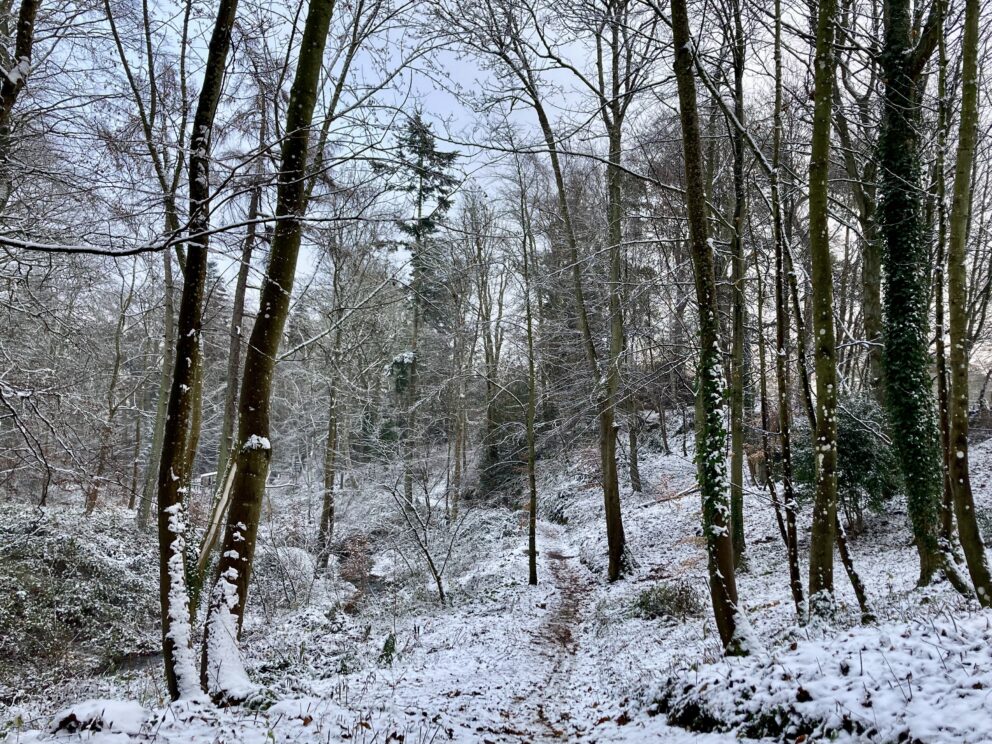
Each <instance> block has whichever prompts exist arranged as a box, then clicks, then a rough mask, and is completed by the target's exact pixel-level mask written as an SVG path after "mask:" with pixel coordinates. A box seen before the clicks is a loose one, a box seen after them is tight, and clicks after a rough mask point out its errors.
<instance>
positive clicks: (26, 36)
mask: <svg viewBox="0 0 992 744" xmlns="http://www.w3.org/2000/svg"><path fill="white" fill-rule="evenodd" d="M40 5H41V0H21V7H20V10H19V11H18V14H17V32H16V34H15V36H14V55H13V58H12V59H10V60H8V62H9V64H10V67H11V69H9V70H6V71H5V74H4V75H3V76H2V81H0V189H2V190H0V210H2V209H3V207H4V206H6V203H7V199H8V198H9V196H10V180H11V179H10V175H9V173H8V172H7V169H8V163H9V161H10V156H11V152H12V151H13V143H12V142H11V136H12V134H13V122H12V120H11V114H12V113H13V110H14V104H15V103H16V102H17V98H18V96H19V95H20V93H21V91H22V90H23V89H24V85H25V83H26V82H27V79H28V74H29V73H30V72H31V50H32V48H33V46H34V23H35V19H36V18H37V17H38V8H39V6H40ZM7 7H8V8H9V7H10V3H7Z"/></svg>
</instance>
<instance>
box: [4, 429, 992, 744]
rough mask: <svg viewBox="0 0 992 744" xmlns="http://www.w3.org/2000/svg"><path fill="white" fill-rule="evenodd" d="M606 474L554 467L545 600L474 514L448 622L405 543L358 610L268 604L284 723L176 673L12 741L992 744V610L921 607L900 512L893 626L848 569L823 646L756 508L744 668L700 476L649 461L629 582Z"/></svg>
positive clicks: (988, 499) (877, 548) (381, 550)
mask: <svg viewBox="0 0 992 744" xmlns="http://www.w3.org/2000/svg"><path fill="white" fill-rule="evenodd" d="M595 459H596V458H595V456H594V453H592V452H588V453H584V452H576V453H574V455H573V457H572V458H570V461H569V462H567V463H561V464H558V465H547V466H545V467H544V468H543V471H542V473H541V478H540V490H541V501H542V507H541V511H540V513H541V517H542V518H541V520H540V523H539V532H538V543H539V550H540V556H539V578H540V583H539V585H538V586H537V587H530V586H528V585H527V556H526V531H525V520H524V519H523V517H522V512H513V511H511V510H509V509H483V508H481V507H470V508H469V509H468V510H467V513H468V514H469V516H468V517H466V526H465V529H464V531H463V532H462V535H461V537H460V538H459V541H458V543H457V547H456V550H455V551H454V553H453V557H452V560H451V566H450V568H449V569H448V573H446V574H445V577H444V580H445V582H446V589H447V593H448V595H449V605H450V606H449V607H446V608H441V607H439V606H438V605H437V603H436V602H434V601H432V599H433V595H432V594H431V592H432V584H431V583H430V582H429V581H428V579H427V577H426V576H424V577H422V578H423V581H422V586H420V587H416V586H414V588H413V590H411V586H410V583H409V580H406V583H402V584H401V583H400V582H399V581H397V582H392V581H391V580H390V576H391V575H393V574H395V575H397V576H398V575H400V573H403V571H402V570H401V568H402V563H403V562H404V560H408V558H407V559H404V557H403V556H400V555H398V554H397V551H396V550H395V549H392V548H387V547H385V546H386V544H387V543H386V542H385V541H382V542H379V543H376V542H373V543H372V545H373V555H372V556H371V561H372V563H373V565H372V570H371V574H372V575H373V577H374V578H375V579H376V581H375V586H374V587H373V588H372V589H370V590H369V591H368V592H367V596H366V598H365V600H364V601H363V602H360V603H354V606H353V607H351V608H350V612H348V613H346V612H343V611H342V610H341V607H342V605H344V604H348V599H349V597H350V596H352V595H353V589H352V588H351V587H349V586H348V585H347V584H345V583H343V582H342V581H340V580H330V581H326V582H325V581H318V582H317V583H316V584H314V586H313V588H312V591H308V592H307V601H306V602H305V603H304V604H303V605H302V606H300V607H298V608H296V609H288V610H273V609H271V608H268V609H266V608H262V609H259V607H258V603H254V604H253V611H252V613H251V615H250V617H249V618H248V619H247V621H246V628H245V643H244V653H245V657H246V664H247V666H248V668H249V670H250V671H251V673H252V674H253V676H254V678H255V679H256V680H258V681H260V682H262V683H263V684H265V685H266V686H267V688H268V689H269V690H271V692H272V694H273V696H274V698H275V702H274V704H272V705H271V706H270V707H267V708H266V709H264V710H258V711H248V710H244V709H230V710H217V709H214V708H212V707H205V706H203V705H201V704H174V705H171V706H170V705H166V704H165V702H164V700H163V693H162V685H161V682H160V681H159V679H158V678H159V676H160V670H159V668H158V666H157V663H156V662H155V661H154V660H153V661H152V663H151V664H149V665H147V666H144V667H139V668H132V669H130V670H128V671H122V672H118V673H116V674H113V675H104V676H90V677H87V678H82V679H79V678H77V679H72V680H66V681H65V683H64V684H62V685H59V686H54V687H51V688H50V689H48V690H46V691H44V692H43V693H42V692H40V691H39V692H36V693H35V694H33V695H30V696H26V697H20V698H17V699H13V700H8V701H6V702H7V704H6V706H5V707H0V720H3V721H5V723H0V732H3V731H6V732H7V737H8V740H9V741H15V742H21V741H23V742H29V741H30V742H34V741H42V740H49V739H51V738H55V739H58V738H60V737H65V736H67V735H69V733H68V732H71V731H75V730H79V729H81V728H82V729H85V728H86V727H87V725H88V723H90V724H93V725H95V726H97V727H100V728H102V730H101V731H97V732H93V731H90V732H88V733H86V734H85V737H86V738H88V739H91V740H92V741H94V742H104V741H105V742H111V741H113V742H118V741H121V742H122V741H128V740H137V741H148V740H153V741H163V742H246V743H250V742H273V741H277V742H283V741H292V742H337V741H350V742H372V741H375V742H389V741H403V742H407V743H410V742H441V741H455V742H480V743H481V742H545V741H588V742H594V741H595V742H620V741H633V742H637V741H651V742H662V743H664V742H672V743H674V742H703V743H708V742H719V741H727V740H728V739H732V738H734V737H735V736H736V737H738V738H743V734H744V733H747V732H753V731H756V730H758V729H761V730H762V731H764V732H766V733H767V732H769V731H773V730H775V726H773V725H770V724H769V721H771V720H772V719H774V717H775V715H776V714H777V712H778V713H779V714H781V715H780V717H781V718H783V720H784V719H785V713H786V712H788V713H789V716H790V717H789V719H788V720H789V723H788V724H787V725H786V726H785V727H784V730H782V731H781V732H777V737H776V738H782V739H785V740H788V741H796V740H802V739H797V737H803V736H806V737H809V736H810V735H812V737H811V738H809V739H807V740H816V739H817V738H818V736H817V734H818V733H820V732H821V731H822V730H823V729H824V727H826V728H827V729H829V730H830V732H831V735H832V736H834V737H835V738H836V739H837V740H841V741H843V740H847V741H852V742H854V741H880V742H890V741H891V742H897V741H914V740H915V741H920V742H975V743H978V742H988V741H992V654H990V651H989V640H990V633H992V631H990V626H992V613H990V612H985V611H980V610H979V609H978V607H977V604H974V603H971V602H968V601H966V600H963V599H962V598H960V597H959V596H958V595H957V594H956V593H955V592H954V591H953V590H952V589H951V588H950V587H949V586H948V585H947V583H946V582H943V581H942V582H939V583H937V584H935V585H933V586H931V587H928V588H926V589H923V590H920V589H917V588H916V587H915V581H916V578H917V561H916V557H915V549H914V548H913V547H912V545H911V544H910V536H909V531H908V527H907V524H906V517H905V511H904V509H903V508H901V507H900V506H899V505H898V504H891V505H890V509H889V511H888V512H887V513H886V514H884V515H872V516H870V517H869V529H868V531H867V532H866V534H865V535H864V536H862V537H859V538H855V539H853V540H852V550H853V554H854V559H855V562H856V564H857V567H858V569H859V570H860V572H861V576H862V579H863V580H864V581H865V584H866V586H867V589H868V592H869V597H870V600H871V603H872V605H873V609H874V611H875V613H876V615H877V616H878V618H879V622H878V625H875V626H869V627H865V628H862V627H861V626H860V625H859V619H860V613H859V611H858V607H857V603H856V601H855V598H854V594H853V592H852V591H851V589H850V586H849V584H848V583H847V581H846V578H845V576H844V574H843V571H842V570H841V569H840V566H839V563H838V570H837V572H836V579H837V587H838V599H839V611H838V614H837V618H836V621H835V623H834V625H833V626H832V627H816V628H810V627H800V626H798V625H797V624H796V622H795V617H794V611H793V606H792V601H791V597H790V594H789V591H788V586H787V579H786V569H785V552H784V548H783V546H782V543H781V540H780V538H779V536H778V529H777V527H776V525H775V521H774V516H773V512H772V509H771V506H770V504H769V503H768V500H767V496H766V494H764V493H759V492H755V493H751V494H749V495H748V499H747V504H746V509H747V510H746V519H747V535H748V540H749V545H748V563H747V568H746V570H745V571H743V572H741V574H740V575H739V579H738V585H739V590H740V595H741V599H742V601H743V603H744V606H745V609H746V612H747V614H748V617H749V619H750V621H751V624H752V625H753V627H754V630H755V633H756V635H757V636H758V638H760V639H761V641H762V643H763V644H764V652H763V653H760V654H758V655H756V656H754V657H752V658H749V659H731V660H724V659H722V658H721V657H720V654H719V644H718V640H717V637H716V633H715V628H714V626H713V623H712V620H711V618H710V611H709V609H708V607H709V605H708V594H707V588H706V570H705V553H704V547H703V541H702V539H701V538H700V537H699V532H700V530H699V500H698V495H696V494H694V493H693V492H692V483H693V475H694V467H693V465H692V463H691V461H689V460H688V459H686V458H683V457H680V456H676V455H672V456H668V457H663V456H660V455H657V454H645V455H644V459H643V462H642V466H641V471H642V479H643V482H644V484H645V489H646V490H645V492H644V493H643V494H633V493H630V492H629V489H628V492H627V493H626V495H625V497H624V521H625V529H626V533H627V538H628V542H629V544H630V546H631V549H632V555H633V557H634V559H635V560H636V563H637V565H636V566H635V568H634V569H633V571H632V572H631V574H630V575H629V576H628V577H627V578H626V579H625V580H624V581H622V582H618V583H616V584H612V585H611V584H609V583H607V582H606V580H605V573H606V571H605V554H606V549H605V548H606V544H605V534H604V531H603V528H602V512H603V509H602V504H601V501H600V500H601V493H600V491H599V489H598V486H597V484H596V479H595V468H594V463H595ZM973 472H974V480H975V486H976V490H977V494H976V495H977V498H978V502H979V508H980V510H981V511H983V512H985V511H988V510H990V509H992V488H990V474H992V442H989V443H986V444H983V445H980V446H978V447H976V448H975V451H974V454H973ZM361 498H364V499H368V498H369V494H368V493H363V494H362V495H361ZM340 512H341V514H342V527H341V531H342V532H347V530H348V529H349V524H350V525H352V526H357V525H361V524H362V523H363V520H367V519H368V514H369V505H368V503H367V502H362V501H361V499H360V498H359V497H358V496H356V497H354V498H353V499H352V500H351V502H345V503H343V504H342V506H341V510H340ZM802 516H803V519H802V520H801V531H800V532H801V550H802V551H803V554H805V550H806V547H807V545H806V541H807V539H808V531H807V529H806V528H807V527H808V514H804V515H802ZM376 546H378V547H376ZM657 586H673V587H680V588H681V589H682V590H683V591H686V586H688V591H690V593H691V592H694V593H695V596H696V598H697V599H698V600H700V604H701V606H702V611H701V612H698V613H696V612H694V611H693V608H692V607H691V605H692V603H689V605H690V606H689V608H688V610H687V614H685V615H683V616H681V617H678V618H674V617H670V618H658V619H648V618H646V617H643V616H642V614H641V613H639V612H638V611H637V606H638V601H639V599H640V598H641V596H642V594H643V593H644V592H645V591H646V590H648V589H651V588H653V587H657ZM8 689H9V687H8ZM83 701H85V702H83ZM669 708H671V710H672V711H673V715H674V716H676V717H678V718H679V722H680V723H684V724H687V725H689V726H690V727H692V728H696V729H703V730H705V729H712V730H713V732H712V733H690V732H689V731H687V730H686V729H684V728H677V727H672V726H670V725H669V723H668V719H667V717H666V715H665V714H664V713H662V712H661V711H662V710H668V709H669ZM797 715H798V716H799V718H796V716H797ZM708 717H709V718H712V719H714V720H712V721H711V720H709V718H708ZM797 722H798V728H792V729H789V728H788V725H797ZM759 724H760V725H759ZM59 725H61V727H62V729H63V731H62V732H61V733H57V734H53V733H51V732H52V731H53V729H54V728H56V727H58V726H59ZM804 725H805V728H804ZM0 736H2V733H0Z"/></svg>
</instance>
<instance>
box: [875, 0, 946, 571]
mask: <svg viewBox="0 0 992 744" xmlns="http://www.w3.org/2000/svg"><path fill="white" fill-rule="evenodd" d="M912 6H913V3H912V2H910V0H889V2H888V15H887V21H888V22H887V24H886V31H885V46H884V49H883V53H882V55H881V62H882V70H883V77H884V79H885V102H884V104H885V105H884V110H883V118H882V129H881V134H880V137H879V149H878V156H879V171H880V178H881V182H880V188H879V193H880V197H881V198H880V203H879V216H880V221H881V232H882V236H883V238H884V240H885V261H884V269H885V285H886V293H885V356H884V358H885V399H886V402H887V404H888V409H889V414H890V424H891V427H892V435H893V436H892V439H893V442H894V443H895V446H896V450H897V452H898V455H899V461H900V464H901V467H902V472H903V476H904V478H903V479H904V482H905V484H906V495H907V500H908V504H909V513H910V519H911V522H912V526H913V535H914V537H915V540H916V548H917V551H918V553H919V557H920V578H919V583H920V585H926V584H928V583H930V581H931V580H932V578H933V574H934V572H935V571H936V569H937V568H938V566H939V564H940V556H939V551H938V545H937V525H938V513H939V508H940V493H941V476H940V459H939V449H938V433H937V425H936V419H935V416H934V400H933V393H932V389H931V383H930V370H929V363H930V360H929V352H928V346H929V339H928V334H927V315H928V309H929V308H928V306H929V302H928V297H927V290H928V288H927V279H928V274H929V271H928V261H929V252H928V249H927V245H926V241H925V239H924V230H923V222H922V214H921V207H922V195H923V192H922V188H921V184H920V163H919V160H920V159H919V133H918V128H919V124H920V104H919V101H918V92H917V81H916V76H915V74H914V72H913V70H912V69H911V68H910V65H909V64H908V60H910V59H911V58H912V56H913V52H914V50H913V46H912V34H913V8H912Z"/></svg>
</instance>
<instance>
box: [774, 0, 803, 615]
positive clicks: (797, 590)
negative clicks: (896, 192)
mask: <svg viewBox="0 0 992 744" xmlns="http://www.w3.org/2000/svg"><path fill="white" fill-rule="evenodd" d="M773 127H774V131H773V134H772V137H773V144H772V172H771V196H772V219H773V230H774V236H775V346H776V348H775V373H776V381H777V383H778V385H777V387H778V420H779V440H780V441H779V446H780V448H781V452H782V494H783V501H784V506H785V522H786V532H785V534H786V541H785V543H786V545H785V547H786V552H787V554H788V562H789V587H790V589H791V590H792V601H793V602H794V603H795V605H796V614H797V615H798V616H799V618H800V619H803V618H805V617H806V610H807V608H806V599H805V597H804V595H803V582H802V578H801V576H800V567H799V538H798V535H797V533H796V494H795V490H794V489H793V486H792V412H791V408H790V401H789V396H790V392H789V391H790V389H791V382H790V380H789V356H790V348H791V344H790V343H789V336H790V328H791V326H790V323H789V297H788V293H789V288H788V277H787V276H786V263H785V258H786V252H785V240H786V236H785V227H784V225H783V224H782V198H781V193H780V184H779V167H780V163H781V152H782V0H775V111H774V124H773Z"/></svg>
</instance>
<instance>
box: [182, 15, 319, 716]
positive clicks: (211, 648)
mask: <svg viewBox="0 0 992 744" xmlns="http://www.w3.org/2000/svg"><path fill="white" fill-rule="evenodd" d="M334 5H335V3H334V0H311V3H310V6H309V8H308V10H307V20H306V24H305V26H304V29H303V36H302V39H301V42H300V53H299V60H298V62H297V68H296V76H295V78H294V80H293V85H292V88H291V90H290V96H289V104H288V106H287V109H286V111H287V113H286V125H285V128H284V132H285V136H284V138H283V143H282V153H281V161H282V163H281V167H280V169H279V184H278V191H277V197H276V221H275V222H276V227H275V232H274V234H273V237H272V250H271V253H270V256H269V266H268V269H267V270H266V273H265V277H264V279H263V281H262V289H261V294H260V296H259V314H258V317H257V319H256V320H255V326H254V328H253V329H252V333H251V338H250V340H249V344H248V354H247V357H246V359H245V367H244V376H243V382H242V389H241V400H240V403H239V406H238V409H239V410H238V440H237V441H238V447H237V452H236V454H235V458H236V467H237V472H236V473H235V476H234V487H233V492H232V498H231V506H230V509H229V511H228V517H227V527H226V529H225V532H224V542H223V546H222V549H221V557H220V561H219V563H218V565H217V573H216V576H215V579H214V588H213V590H212V592H211V595H210V604H209V609H208V614H207V620H206V627H205V630H204V637H203V654H202V664H201V670H200V671H201V674H202V677H203V680H204V682H205V684H206V685H207V689H208V691H209V692H210V694H211V696H212V697H214V698H215V699H220V700H226V701H229V702H234V701H237V700H243V699H244V698H245V697H247V696H250V695H251V694H252V693H253V692H254V690H255V689H256V688H255V687H254V685H251V684H250V683H248V680H247V677H246V675H245V673H244V669H243V668H242V665H241V661H240V657H239V655H238V649H237V640H236V639H237V637H238V635H239V634H240V631H241V623H242V621H243V619H244V609H245V604H246V602H247V599H248V581H249V579H250V577H251V568H252V561H253V559H254V556H255V541H256V537H257V535H258V522H259V515H260V512H261V506H262V497H263V495H264V493H265V481H266V478H267V477H268V472H269V460H270V458H271V456H272V451H271V445H270V443H269V412H270V405H271V392H272V377H273V373H274V371H275V364H276V357H277V355H278V350H279V343H280V341H281V339H282V333H283V329H284V327H285V325H286V319H287V316H288V315H289V303H290V297H291V294H292V291H293V282H294V279H295V275H296V262H297V257H298V255H299V250H300V240H301V237H302V229H303V226H302V217H303V215H304V213H305V211H306V192H305V176H306V166H307V150H308V143H309V139H310V125H311V123H312V121H313V110H314V106H315V104H316V99H317V85H318V83H319V80H320V73H321V63H322V59H323V55H324V47H325V45H326V43H327V35H328V29H329V27H330V23H331V16H332V14H333V11H334Z"/></svg>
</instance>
